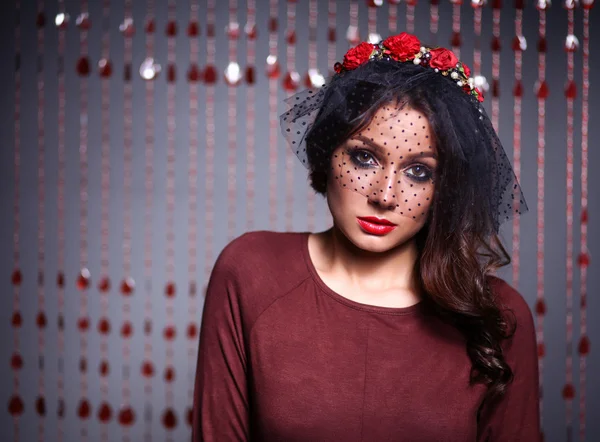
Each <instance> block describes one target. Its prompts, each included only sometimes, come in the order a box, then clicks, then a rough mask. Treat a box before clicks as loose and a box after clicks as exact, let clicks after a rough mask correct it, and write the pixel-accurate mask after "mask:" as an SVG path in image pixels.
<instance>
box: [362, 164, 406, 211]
mask: <svg viewBox="0 0 600 442" xmlns="http://www.w3.org/2000/svg"><path fill="white" fill-rule="evenodd" d="M399 181H400V180H399V179H398V178H397V175H396V173H394V171H392V170H390V171H389V173H388V171H383V173H382V174H381V176H380V177H379V178H378V179H376V180H374V181H373V182H372V186H370V187H371V193H370V194H369V202H371V203H372V204H376V205H377V206H380V207H382V208H385V209H389V210H394V209H395V208H396V206H397V204H398V202H397V200H398V195H397V192H398V191H399V190H398V189H397V185H399V183H398V182H399Z"/></svg>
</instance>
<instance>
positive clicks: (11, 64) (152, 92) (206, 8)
mask: <svg viewBox="0 0 600 442" xmlns="http://www.w3.org/2000/svg"><path fill="white" fill-rule="evenodd" d="M593 3H594V2H593V0H586V1H581V2H575V1H574V0H569V1H567V2H565V3H562V2H556V3H555V4H553V5H552V6H551V7H550V3H549V2H548V1H547V0H537V1H527V2H524V1H523V0H517V1H510V2H509V1H505V2H502V1H500V0H497V1H493V2H489V1H488V2H487V3H485V2H480V1H477V0H474V1H471V2H469V1H465V2H462V1H461V0H453V1H450V0H442V1H439V0H431V1H425V0H420V1H417V0H408V1H401V2H400V1H393V0H390V1H387V0H386V1H384V0H379V1H376V0H370V1H365V0H355V1H350V0H319V1H317V0H297V1H284V0H279V1H277V0H271V1H269V0H247V1H244V0H221V1H219V2H217V1H215V0H179V1H174V0H169V1H167V0H120V1H115V0H112V1H109V0H103V1H101V0H97V1H80V0H37V1H36V0H21V1H15V0H11V1H3V2H1V4H0V44H1V48H2V49H1V51H2V60H3V63H2V67H1V68H0V85H1V87H2V92H1V93H2V100H1V101H0V115H1V118H0V138H1V140H2V148H1V149H0V204H1V210H2V217H0V244H3V247H2V250H1V251H0V268H1V269H2V278H0V291H1V293H3V296H2V306H1V308H0V333H1V335H2V336H4V339H3V340H2V349H1V361H2V363H1V364H0V374H1V376H2V379H3V381H2V383H1V384H0V404H4V405H3V407H4V408H2V410H3V411H0V428H2V437H1V439H2V440H3V441H4V440H6V441H86V440H89V441H109V440H110V441H117V440H123V441H151V440H176V441H181V440H188V439H189V437H190V433H191V427H190V421H189V416H190V415H189V411H190V407H191V404H192V392H193V375H194V370H195V363H196V351H197V342H198V330H199V326H200V319H201V314H202V306H203V299H204V288H205V285H206V282H207V280H208V277H209V275H210V271H211V268H212V265H213V263H214V261H215V259H216V257H217V256H218V254H219V252H220V251H221V250H222V248H223V247H224V246H225V245H226V244H227V243H228V242H229V241H230V240H232V239H233V238H235V237H237V236H239V235H240V234H242V233H243V232H246V231H249V230H278V231H284V230H291V231H306V230H311V231H321V230H324V229H327V228H328V227H329V226H330V225H331V217H330V215H329V213H328V210H327V207H326V204H325V201H324V200H323V198H322V197H320V196H316V195H315V194H314V192H312V191H311V189H310V187H309V185H308V181H307V174H306V169H304V168H303V166H302V165H301V163H300V162H299V161H298V160H297V158H296V157H295V156H294V154H293V152H292V151H291V150H289V149H288V148H287V145H286V143H285V142H284V139H283V137H282V136H281V134H280V132H279V120H278V117H279V115H280V114H281V113H283V112H284V111H286V110H287V107H286V106H285V103H284V102H283V100H284V99H285V98H286V97H288V96H290V95H291V94H293V93H294V92H295V91H299V90H301V89H304V88H305V87H308V86H311V87H319V86H320V85H322V84H323V82H324V81H325V80H326V79H327V77H328V76H329V75H331V73H332V71H333V64H334V63H335V62H336V61H342V58H343V55H344V53H345V52H346V51H347V50H348V49H349V48H350V47H352V46H354V45H356V44H357V43H359V42H360V41H367V40H370V41H374V42H376V41H379V39H380V38H386V37H387V36H389V35H394V34H397V33H399V32H401V31H409V32H413V33H415V34H416V35H417V36H418V37H419V38H420V39H421V41H423V42H427V43H428V44H430V45H436V44H437V45H441V46H445V47H448V48H452V49H453V50H454V51H455V52H456V53H457V54H459V58H460V59H461V60H463V61H464V62H465V63H467V64H468V65H469V66H470V67H471V70H472V75H474V76H476V82H477V84H478V85H479V86H480V88H482V89H483V90H485V97H486V100H485V107H486V110H487V111H488V113H489V115H490V116H491V118H492V120H493V123H494V125H495V127H496V128H497V130H498V132H499V135H500V138H501V140H502V142H503V144H504V147H505V149H506V151H507V153H508V155H509V156H510V158H511V160H512V161H513V164H514V166H515V171H516V173H517V174H518V176H519V178H520V181H521V184H522V187H523V191H524V193H525V197H526V201H527V204H528V206H529V212H528V213H527V214H525V215H523V216H522V217H520V218H518V219H517V220H516V221H515V222H512V221H511V222H508V223H506V224H504V225H503V227H502V236H503V238H504V240H505V244H506V246H507V247H508V249H509V251H511V253H512V254H513V263H512V265H511V266H509V267H507V268H505V269H503V270H502V272H501V275H500V276H502V277H503V278H505V279H506V280H507V281H508V282H509V283H511V284H512V285H514V286H515V287H516V288H517V289H518V290H519V291H520V292H521V293H522V294H523V296H524V297H525V299H526V300H527V301H528V303H529V305H530V307H531V309H532V311H533V313H534V317H535V319H536V325H537V328H538V342H539V361H540V370H541V383H542V391H543V396H542V398H541V401H540V407H541V411H542V421H543V428H544V433H545V440H546V441H551V442H559V441H582V442H583V441H587V442H592V441H597V440H600V419H599V418H600V414H599V413H598V410H600V394H599V393H600V352H598V350H597V349H596V348H595V345H597V343H598V342H600V322H599V321H598V317H599V312H600V277H599V274H600V272H599V271H600V267H599V264H598V261H597V260H595V259H594V252H595V251H596V250H597V249H598V246H599V245H600V227H599V224H598V222H597V221H596V220H598V219H599V218H600V199H599V198H598V196H597V191H598V189H599V188H600V176H599V175H598V174H595V173H593V171H594V167H595V166H600V153H599V151H598V149H594V147H595V145H596V144H597V143H594V140H597V139H598V138H599V137H600V128H599V127H598V124H594V122H596V123H597V122H598V121H599V120H598V112H599V108H598V106H597V105H595V103H598V102H600V91H599V89H598V87H597V85H596V83H595V82H594V81H590V80H593V79H594V78H597V76H594V73H595V72H598V71H599V70H600V56H598V54H599V53H598V49H597V47H599V48H600V27H599V25H600V22H599V20H598V11H597V10H596V9H594V8H593V6H594V5H593ZM592 23H594V24H596V27H594V26H592ZM588 104H590V105H589V106H588ZM588 128H589V131H588ZM588 145H589V152H588ZM590 171H592V173H590ZM588 294H589V297H588Z"/></svg>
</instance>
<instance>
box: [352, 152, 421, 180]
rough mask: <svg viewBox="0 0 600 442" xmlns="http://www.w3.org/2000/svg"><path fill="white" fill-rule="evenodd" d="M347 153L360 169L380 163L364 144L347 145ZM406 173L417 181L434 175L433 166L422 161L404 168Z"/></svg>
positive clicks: (369, 167)
mask: <svg viewBox="0 0 600 442" xmlns="http://www.w3.org/2000/svg"><path fill="white" fill-rule="evenodd" d="M346 154H347V155H348V156H349V157H350V161H351V162H352V164H354V165H355V166H356V167H358V168H360V169H371V168H373V167H375V166H378V165H379V162H378V159H377V157H376V156H375V154H374V153H373V152H371V151H369V150H368V149H365V148H364V147H362V146H361V147H359V146H348V147H346ZM404 174H405V175H406V176H407V177H408V178H409V179H411V180H413V181H416V182H425V181H429V180H430V179H431V178H432V177H433V171H432V170H431V168H430V167H428V166H426V165H425V164H422V163H413V164H411V165H410V166H409V167H408V168H406V169H404Z"/></svg>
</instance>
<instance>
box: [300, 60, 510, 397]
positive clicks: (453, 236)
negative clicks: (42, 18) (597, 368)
mask: <svg viewBox="0 0 600 442" xmlns="http://www.w3.org/2000/svg"><path fill="white" fill-rule="evenodd" d="M408 69H413V68H412V67H410V66H409V67H407V70H408ZM435 75H437V74H435ZM430 80H431V81H437V79H435V78H434V77H432V78H431V79H430ZM444 81H445V79H444ZM361 87H363V90H364V84H363V85H361ZM369 87H372V88H374V89H373V93H374V94H379V96H381V97H382V99H380V100H379V101H378V103H379V105H378V106H371V107H369V108H367V109H364V108H361V109H354V111H355V116H354V118H348V117H347V115H348V113H347V112H346V113H344V112H339V113H330V114H328V115H327V116H326V117H324V118H321V119H319V117H317V119H316V120H315V123H314V125H313V127H312V128H311V129H310V131H309V132H308V133H307V136H306V146H307V148H306V149H307V157H308V162H309V171H310V183H311V186H312V188H313V189H314V190H315V191H316V192H317V193H320V194H322V195H326V191H327V181H328V174H329V171H330V167H329V163H328V161H323V155H324V152H325V155H329V159H330V158H331V153H332V152H333V150H334V149H335V148H336V147H337V146H339V145H340V144H341V143H343V142H344V141H345V140H346V139H348V138H349V137H350V136H351V135H352V134H354V133H356V132H358V131H359V130H361V129H362V128H364V127H365V126H366V125H368V124H369V122H370V121H371V120H372V118H373V116H374V114H375V113H376V112H377V110H378V109H379V107H380V106H381V105H382V104H388V103H389V104H395V105H396V107H397V108H402V107H403V106H410V107H412V108H413V109H416V110H418V111H420V112H422V113H423V114H424V115H425V116H426V117H427V118H428V120H429V123H430V126H431V129H432V132H433V134H434V136H435V141H436V149H437V153H438V170H437V171H436V174H435V193H434V198H433V203H432V206H431V208H430V213H429V216H428V219H427V222H426V224H425V226H424V227H423V228H422V229H421V231H420V232H419V233H418V234H417V235H416V243H417V247H418V250H419V259H418V260H417V262H416V270H417V272H416V274H417V275H418V277H419V281H418V282H419V284H420V285H421V288H422V289H423V292H424V293H425V299H424V301H425V302H426V303H427V304H429V305H430V306H431V308H432V310H433V311H434V313H435V314H436V316H438V317H439V318H441V319H442V320H444V321H445V322H447V323H450V324H452V325H453V326H455V327H456V328H457V329H458V330H459V331H460V332H461V333H462V334H463V336H464V337H465V340H466V347H467V353H468V355H469V358H470V360H471V363H472V366H471V375H470V380H471V383H483V384H485V385H486V386H487V387H488V388H487V393H486V399H487V398H491V397H496V396H502V395H503V394H504V392H505V390H506V387H507V385H508V384H509V383H510V382H511V381H512V379H513V372H512V370H511V367H510V366H509V365H508V364H507V362H506V360H505V357H504V355H503V352H502V345H501V343H502V341H503V340H505V339H509V338H511V337H512V335H513V334H514V331H515V325H516V324H514V323H513V324H510V325H509V322H508V321H507V320H506V317H505V316H504V315H503V314H502V311H501V309H500V306H499V305H498V304H497V303H496V301H495V296H494V293H493V292H492V287H491V285H492V279H491V278H490V275H491V274H493V273H494V272H495V270H496V269H498V268H500V267H502V266H505V265H507V264H509V263H510V261H511V260H510V256H509V255H508V253H507V251H506V249H505V248H504V247H503V245H502V243H501V240H500V238H499V236H498V233H497V226H498V222H497V215H496V213H495V212H494V210H496V209H497V207H493V206H494V204H493V203H492V204H490V203H489V200H488V203H486V202H485V201H483V200H482V198H481V192H482V189H486V188H490V189H491V188H492V187H493V186H494V183H490V182H487V181H486V180H491V178H490V177H488V176H487V175H486V174H485V172H484V171H481V170H478V169H477V168H478V167H480V166H479V165H478V164H477V161H479V160H478V159H477V156H478V155H479V156H481V155H480V153H477V151H478V150H481V149H492V148H493V146H492V144H491V142H490V144H489V145H487V146H486V145H481V138H478V137H476V136H472V135H470V134H471V133H472V132H475V133H476V132H477V129H476V128H477V122H476V121H475V119H476V118H479V115H478V113H477V112H476V111H473V110H472V109H470V108H469V106H472V103H470V102H469V101H468V100H467V99H464V101H461V100H462V95H466V94H463V93H462V92H461V91H459V92H455V91H454V90H453V89H457V90H458V89H459V88H456V87H454V86H452V85H447V86H444V87H445V89H439V88H438V89H434V88H430V87H429V86H428V84H427V81H424V82H421V83H419V84H416V85H414V86H412V87H410V88H398V89H394V88H390V87H389V86H387V87H386V86H384V85H372V86H369ZM440 90H448V91H449V92H448V93H447V94H446V93H445V92H444V93H440ZM400 91H401V92H400ZM448 97H450V98H448ZM346 106H347V108H348V109H349V110H352V105H348V104H346ZM341 114H342V115H345V117H344V119H340V115H341ZM331 127H335V128H336V129H337V130H335V131H331V130H330V128H331ZM332 133H333V135H334V138H333V139H332ZM324 134H327V135H326V136H324ZM335 134H339V136H338V139H335ZM324 138H326V139H327V144H328V145H327V146H325V147H324V142H323V139H324ZM474 158H475V159H474ZM488 166H489V163H488ZM486 186H488V187H486ZM484 191H485V190H484ZM498 204H499V203H498ZM511 322H512V321H511Z"/></svg>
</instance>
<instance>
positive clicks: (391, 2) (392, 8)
mask: <svg viewBox="0 0 600 442" xmlns="http://www.w3.org/2000/svg"><path fill="white" fill-rule="evenodd" d="M398 3H400V0H388V29H389V33H390V35H395V34H396V33H397V32H398Z"/></svg>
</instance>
